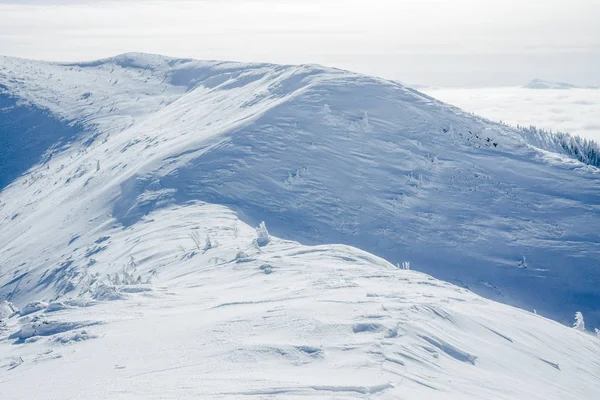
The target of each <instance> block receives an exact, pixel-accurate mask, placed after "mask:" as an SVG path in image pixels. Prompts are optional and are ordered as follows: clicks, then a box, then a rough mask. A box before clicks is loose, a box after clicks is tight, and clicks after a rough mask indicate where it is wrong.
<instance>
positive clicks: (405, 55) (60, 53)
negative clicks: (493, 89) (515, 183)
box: [0, 0, 600, 86]
mask: <svg viewBox="0 0 600 400" xmlns="http://www.w3.org/2000/svg"><path fill="white" fill-rule="evenodd" d="M599 19H600V0H369V1H365V0H346V1H344V0H337V1H336V0H321V1H316V0H308V1H307V0H304V1H300V0H295V1H294V0H279V1H275V0H218V1H217V0H198V1H190V0H188V1H180V0H175V1H173V0H171V1H138V0H129V1H120V2H113V1H108V0H96V1H75V0H70V1H68V0H62V1H52V0H18V1H17V0H12V1H6V0H0V20H1V21H2V22H1V23H0V54H3V55H13V56H20V57H27V58H35V59H45V60H57V61H76V60H90V59H96V58H101V57H108V56H113V55H116V54H119V53H123V52H129V51H142V52H151V53H159V54H165V55H172V56H181V57H193V58H198V59H228V60H240V61H267V62H277V63H320V64H326V65H331V66H337V67H341V68H346V69H351V70H355V71H359V72H365V73H369V74H374V75H379V76H383V77H386V78H390V79H398V80H401V81H403V82H407V83H419V84H426V85H442V86H499V85H519V84H524V83H526V82H527V81H529V80H531V79H533V78H542V79H546V80H556V81H566V82H570V83H574V84H578V85H600V22H598V20H599Z"/></svg>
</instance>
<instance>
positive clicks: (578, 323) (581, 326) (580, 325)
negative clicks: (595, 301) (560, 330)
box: [573, 311, 585, 332]
mask: <svg viewBox="0 0 600 400" xmlns="http://www.w3.org/2000/svg"><path fill="white" fill-rule="evenodd" d="M573 328H575V329H577V330H578V331H582V332H585V322H583V314H582V313H581V312H579V311H577V312H576V313H575V322H574V323H573Z"/></svg>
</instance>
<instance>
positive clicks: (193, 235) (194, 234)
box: [189, 231, 202, 250]
mask: <svg viewBox="0 0 600 400" xmlns="http://www.w3.org/2000/svg"><path fill="white" fill-rule="evenodd" d="M189 237H190V239H192V242H194V247H195V248H196V250H202V248H201V247H200V245H201V243H202V240H201V239H200V233H198V231H193V232H192V233H190V234H189Z"/></svg>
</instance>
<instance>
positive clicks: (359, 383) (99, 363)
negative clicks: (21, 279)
mask: <svg viewBox="0 0 600 400" xmlns="http://www.w3.org/2000/svg"><path fill="white" fill-rule="evenodd" d="M166 233H168V234H166ZM107 234H108V235H109V236H110V238H108V239H105V240H103V241H102V243H103V244H107V248H106V250H104V251H103V252H100V253H97V254H96V255H95V257H96V263H95V264H94V266H95V268H88V269H87V276H86V279H83V280H82V282H81V283H80V286H79V289H80V290H79V291H78V292H71V293H70V294H68V295H67V296H63V299H64V305H65V307H56V306H55V307H51V305H52V304H55V303H52V304H51V305H49V306H48V307H47V308H46V309H45V310H44V309H41V308H40V309H37V311H33V312H31V313H29V314H27V315H25V316H19V315H18V314H12V316H10V317H8V318H6V319H4V320H3V321H2V323H0V324H2V325H0V371H2V372H1V373H0V395H1V398H2V399H10V400H12V399H23V398H31V399H33V398H35V399H37V398H44V399H76V398H122V399H158V398H166V399H194V398H225V399H228V398H231V399H234V398H242V397H246V396H256V397H258V398H290V399H297V398H304V397H306V398H326V399H339V398H344V399H353V398H357V399H358V398H366V397H369V398H381V399H396V398H427V399H461V400H464V399H478V400H479V399H494V400H499V399H507V400H508V399H510V400H515V399H524V400H525V399H527V400H536V399H540V400H542V399H543V400H549V399H565V398H571V397H575V398H578V399H590V400H592V399H595V398H597V395H598V387H599V385H598V384H599V383H600V364H599V362H598V356H599V355H600V341H599V340H597V339H596V338H595V337H593V336H592V335H590V334H587V333H584V332H580V331H577V330H575V329H572V328H568V327H565V326H563V325H561V324H559V323H557V322H554V321H551V320H548V319H546V318H544V317H541V316H538V315H535V314H533V313H530V312H527V311H522V310H519V309H516V308H512V307H509V306H506V305H501V304H499V303H495V302H492V301H489V300H485V299H483V298H481V297H478V296H477V295H474V294H473V293H471V292H469V291H468V290H466V289H463V288H459V287H457V286H454V285H451V284H448V283H445V282H442V281H438V280H436V279H434V278H432V277H430V276H427V275H424V274H422V273H419V272H415V271H408V270H400V269H398V268H396V267H394V266H393V265H391V264H390V263H388V262H386V261H384V260H383V259H380V258H378V257H376V256H373V255H371V254H369V253H366V252H363V251H361V250H358V249H355V248H350V247H346V246H341V245H323V246H314V247H307V246H302V245H300V244H298V243H296V242H291V241H285V240H281V239H278V238H276V237H272V236H271V237H270V238H269V242H268V243H267V244H265V245H264V246H258V245H257V238H258V237H259V232H257V231H256V230H255V229H254V228H252V227H251V226H248V225H246V224H244V223H243V222H241V221H239V220H238V219H237V217H236V216H235V214H234V213H233V212H232V211H230V210H228V209H227V208H225V207H222V206H215V205H209V204H202V203H189V204H186V205H185V206H173V207H168V208H163V209H161V210H156V211H154V212H153V213H152V214H151V215H148V216H144V217H142V218H141V220H140V221H139V222H138V223H136V224H134V225H132V226H130V227H128V228H126V229H122V228H121V227H120V226H114V227H113V228H110V229H107ZM195 236H197V237H201V238H205V237H208V238H210V242H211V246H210V248H208V249H206V248H205V249H200V250H199V249H198V247H199V246H197V245H196V243H195V240H193V237H195ZM265 266H268V270H269V271H270V272H269V273H267V268H266V267H265ZM92 271H94V272H92ZM107 274H110V276H107ZM138 276H139V277H140V280H144V281H145V282H149V283H144V284H137V283H135V282H136V281H137V280H138V278H137V277H138ZM142 287H143V288H144V289H143V290H141V288H142ZM107 288H110V289H111V290H112V293H114V294H119V296H118V298H104V299H100V298H97V297H95V294H96V293H97V291H98V290H104V291H106V290H107ZM69 297H73V298H72V299H69ZM50 308H52V310H51V311H50V312H49V311H48V309H50ZM33 379H35V382H36V384H32V383H31V382H32V380H33Z"/></svg>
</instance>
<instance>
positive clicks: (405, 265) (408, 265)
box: [398, 261, 410, 270]
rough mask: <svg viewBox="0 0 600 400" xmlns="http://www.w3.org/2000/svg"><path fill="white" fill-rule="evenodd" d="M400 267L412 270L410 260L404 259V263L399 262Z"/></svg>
mask: <svg viewBox="0 0 600 400" xmlns="http://www.w3.org/2000/svg"><path fill="white" fill-rule="evenodd" d="M398 268H399V269H405V270H410V261H402V265H400V264H398Z"/></svg>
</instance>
